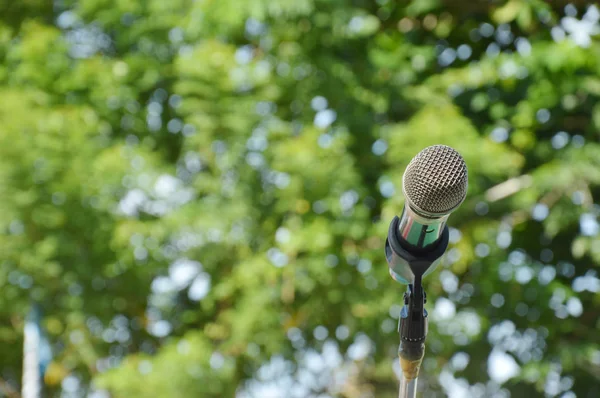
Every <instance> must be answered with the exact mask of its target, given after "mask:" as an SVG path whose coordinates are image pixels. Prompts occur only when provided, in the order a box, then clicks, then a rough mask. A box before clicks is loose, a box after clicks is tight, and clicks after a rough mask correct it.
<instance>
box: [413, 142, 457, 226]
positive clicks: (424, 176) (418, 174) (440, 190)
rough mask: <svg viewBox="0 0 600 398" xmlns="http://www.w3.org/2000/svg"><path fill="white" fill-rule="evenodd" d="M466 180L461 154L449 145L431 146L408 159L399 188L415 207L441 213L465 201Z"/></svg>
mask: <svg viewBox="0 0 600 398" xmlns="http://www.w3.org/2000/svg"><path fill="white" fill-rule="evenodd" d="M467 179H468V175H467V164H466V163H465V160H464V159H463V158H462V156H460V154H459V153H458V152H457V151H455V150H454V149H452V148H450V147H449V146H446V145H433V146H430V147H427V148H425V149H423V150H422V151H421V152H419V153H418V154H417V156H415V157H414V158H413V159H412V160H411V161H410V163H409V164H408V167H407V168H406V171H405V172H404V178H403V181H402V189H403V191H404V195H405V196H406V199H407V200H408V202H410V204H411V205H412V206H413V208H414V210H416V211H417V212H419V211H420V212H422V213H425V214H432V215H440V216H441V215H445V214H449V213H450V212H452V211H453V210H454V209H456V208H457V207H458V206H459V205H460V204H461V203H462V202H463V200H465V197H466V196H467V185H468V181H467Z"/></svg>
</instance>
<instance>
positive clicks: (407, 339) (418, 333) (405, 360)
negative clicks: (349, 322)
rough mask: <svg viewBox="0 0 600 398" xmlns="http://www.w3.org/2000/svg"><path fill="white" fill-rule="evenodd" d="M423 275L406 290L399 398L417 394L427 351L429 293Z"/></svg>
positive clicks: (402, 314) (399, 324) (402, 327)
mask: <svg viewBox="0 0 600 398" xmlns="http://www.w3.org/2000/svg"><path fill="white" fill-rule="evenodd" d="M420 279H421V278H419V279H418V280H415V283H414V284H409V285H408V290H407V292H406V293H404V306H403V307H402V311H401V312H400V320H399V322H398V332H399V333H400V347H399V348H398V357H399V359H400V367H401V368H402V379H401V380H400V393H399V395H398V397H399V398H414V397H416V396H417V378H418V376H419V369H420V367H421V362H422V361H423V355H424V354H425V337H426V336H427V311H426V310H425V308H424V304H425V303H426V302H427V296H426V294H425V291H424V290H423V288H422V286H421V280H420Z"/></svg>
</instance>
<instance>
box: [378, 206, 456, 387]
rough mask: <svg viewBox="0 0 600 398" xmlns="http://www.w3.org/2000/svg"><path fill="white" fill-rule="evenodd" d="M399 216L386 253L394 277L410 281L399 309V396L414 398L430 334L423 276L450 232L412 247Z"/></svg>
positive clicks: (442, 249) (432, 264) (444, 244)
mask: <svg viewBox="0 0 600 398" xmlns="http://www.w3.org/2000/svg"><path fill="white" fill-rule="evenodd" d="M399 221H400V220H399V219H398V217H394V219H393V220H392V222H391V224H390V228H389V231H388V238H387V240H386V245H385V246H386V247H385V254H386V259H387V262H388V265H389V267H390V274H391V276H392V278H393V279H394V280H397V281H399V282H405V283H406V282H408V289H407V291H406V293H404V306H403V307H402V311H401V312H400V319H399V322H398V333H399V334H400V347H399V349H398V357H399V360H400V367H401V368H402V379H401V380H400V392H399V395H398V397H399V398H415V397H416V394H417V378H418V376H419V370H420V368H421V362H422V361H423V356H424V354H425V338H426V337H427V328H428V324H427V311H426V310H425V303H427V295H426V293H425V291H424V290H423V285H422V283H421V282H422V279H423V276H424V275H426V274H427V273H429V272H431V271H432V270H433V269H434V268H435V265H436V263H437V262H438V260H439V259H440V258H441V257H442V255H443V254H444V252H445V251H446V248H447V247H448V240H449V232H448V227H447V226H444V229H443V232H442V234H441V236H440V239H439V241H438V242H437V243H435V244H434V245H433V247H432V248H429V249H428V250H423V249H418V248H414V247H411V245H410V244H407V243H406V241H404V240H403V239H402V237H401V235H400V233H399V228H398V225H399Z"/></svg>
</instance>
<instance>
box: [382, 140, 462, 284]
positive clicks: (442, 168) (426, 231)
mask: <svg viewBox="0 0 600 398" xmlns="http://www.w3.org/2000/svg"><path fill="white" fill-rule="evenodd" d="M467 186H468V173H467V165H466V163H465V161H464V159H463V157H462V156H461V155H460V154H459V153H458V152H457V151H456V150H454V149H452V148H450V147H449V146H446V145H433V146H430V147H427V148H425V149H423V150H422V151H421V152H419V153H418V154H417V155H416V156H415V157H414V158H413V159H412V160H411V161H410V163H409V164H408V166H407V167H406V171H405V172H404V176H403V178H402V191H403V193H404V196H405V198H406V202H405V205H404V209H403V211H402V215H401V217H400V218H398V217H395V218H394V219H393V220H392V223H391V224H390V229H389V231H388V239H387V241H386V247H385V254H386V259H387V261H388V265H389V268H390V275H391V276H392V278H393V279H394V280H395V281H397V282H400V283H404V284H411V283H414V282H415V276H416V275H418V277H419V279H420V278H421V277H423V276H425V275H427V274H429V273H430V272H431V271H433V270H434V269H435V267H436V266H437V264H438V263H439V259H440V257H441V256H442V254H443V253H444V252H445V250H446V248H447V247H448V228H447V227H446V222H447V220H448V217H449V216H450V214H451V213H452V212H453V211H454V210H456V209H457V208H458V207H459V206H460V205H461V203H462V202H463V201H464V200H465V197H466V196H467ZM413 260H415V261H413ZM416 260H429V261H416Z"/></svg>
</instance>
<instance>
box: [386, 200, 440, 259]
mask: <svg viewBox="0 0 600 398" xmlns="http://www.w3.org/2000/svg"><path fill="white" fill-rule="evenodd" d="M448 216H450V214H446V215H443V216H437V217H426V216H422V215H420V214H418V213H417V212H415V211H414V210H413V209H411V207H410V204H409V203H407V204H406V205H404V210H403V211H402V216H401V217H400V224H399V225H398V231H399V233H400V236H401V237H402V238H403V240H404V241H405V242H406V243H408V244H409V245H410V246H412V247H411V249H416V250H423V249H426V248H427V247H428V246H431V245H434V244H435V243H437V241H438V240H439V239H440V237H441V235H442V233H443V231H444V227H445V226H446V221H447V220H448Z"/></svg>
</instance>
